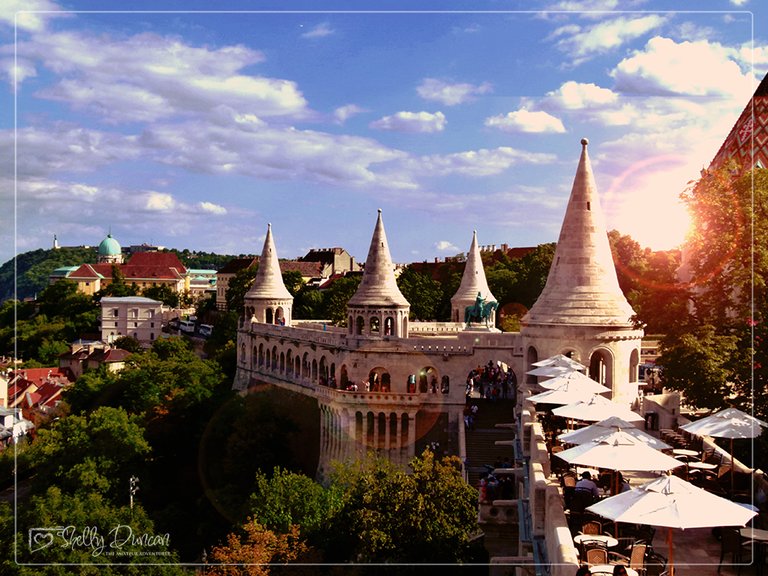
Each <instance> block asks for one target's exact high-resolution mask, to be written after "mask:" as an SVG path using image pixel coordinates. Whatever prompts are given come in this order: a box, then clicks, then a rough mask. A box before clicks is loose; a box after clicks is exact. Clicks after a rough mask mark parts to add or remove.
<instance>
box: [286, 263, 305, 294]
mask: <svg viewBox="0 0 768 576" xmlns="http://www.w3.org/2000/svg"><path fill="white" fill-rule="evenodd" d="M282 278H283V284H285V287H286V288H287V289H288V292H290V293H291V296H293V297H294V298H295V297H296V295H297V294H298V293H299V290H301V288H302V287H303V286H304V277H303V276H302V275H301V272H299V271H298V270H286V271H285V272H283V273H282Z"/></svg>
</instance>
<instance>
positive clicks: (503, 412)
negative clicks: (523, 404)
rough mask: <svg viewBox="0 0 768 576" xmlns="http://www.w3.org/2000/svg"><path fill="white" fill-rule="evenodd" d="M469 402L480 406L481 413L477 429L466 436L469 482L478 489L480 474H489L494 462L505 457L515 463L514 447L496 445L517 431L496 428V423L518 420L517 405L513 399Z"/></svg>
mask: <svg viewBox="0 0 768 576" xmlns="http://www.w3.org/2000/svg"><path fill="white" fill-rule="evenodd" d="M469 403H470V404H477V407H478V411H477V416H476V418H475V423H474V429H473V430H467V434H466V450H467V462H466V468H467V482H468V483H469V485H470V486H473V487H475V488H477V487H478V486H479V483H480V475H481V474H482V473H484V472H487V469H486V467H485V465H486V464H487V465H489V466H493V464H494V462H496V461H501V460H503V459H504V457H505V456H508V457H509V460H510V461H511V462H513V463H514V458H515V451H514V448H513V447H512V446H496V444H495V442H496V440H512V439H514V437H515V432H514V430H510V429H505V428H496V427H495V426H496V424H497V423H502V422H514V421H515V415H514V406H515V403H514V402H513V401H512V400H494V401H491V400H486V399H483V398H470V399H469Z"/></svg>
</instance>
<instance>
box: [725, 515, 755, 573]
mask: <svg viewBox="0 0 768 576" xmlns="http://www.w3.org/2000/svg"><path fill="white" fill-rule="evenodd" d="M751 546H752V543H751V542H750V541H749V540H745V539H744V538H742V536H741V534H740V533H739V529H738V528H733V527H731V526H727V527H725V528H722V529H721V530H720V563H719V564H718V565H717V572H718V573H720V569H721V568H722V566H723V560H725V557H726V556H728V555H730V556H731V564H737V565H738V566H737V568H736V572H737V574H741V564H743V563H744V559H745V553H746V554H747V556H746V558H747V559H748V560H751V559H752V548H751Z"/></svg>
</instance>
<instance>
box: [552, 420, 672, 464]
mask: <svg viewBox="0 0 768 576" xmlns="http://www.w3.org/2000/svg"><path fill="white" fill-rule="evenodd" d="M556 456H557V457H558V458H561V459H563V460H565V461H566V462H568V463H569V464H578V465H580V466H593V467H595V468H606V469H608V470H636V471H646V472H650V471H654V470H656V471H665V472H666V471H668V470H672V469H673V468H677V467H679V466H682V465H683V462H680V461H679V460H677V459H675V458H672V456H667V455H666V454H664V453H663V452H659V451H658V450H656V449H655V448H651V447H650V446H648V445H647V444H646V443H645V442H643V441H642V440H638V439H637V438H634V437H633V436H631V435H629V434H627V433H626V432H625V431H623V430H619V431H616V432H611V433H609V434H606V435H605V436H603V437H602V438H600V439H598V440H593V441H591V442H587V443H586V444H580V445H578V446H574V447H573V448H568V449H567V450H563V451H562V452H558V453H557V454H556Z"/></svg>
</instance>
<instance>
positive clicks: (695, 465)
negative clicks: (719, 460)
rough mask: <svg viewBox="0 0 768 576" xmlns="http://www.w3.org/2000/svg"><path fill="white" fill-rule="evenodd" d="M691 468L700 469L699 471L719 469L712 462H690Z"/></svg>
mask: <svg viewBox="0 0 768 576" xmlns="http://www.w3.org/2000/svg"><path fill="white" fill-rule="evenodd" d="M688 467H689V468H698V469H699V470H714V469H715V468H717V464H712V462H688Z"/></svg>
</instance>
